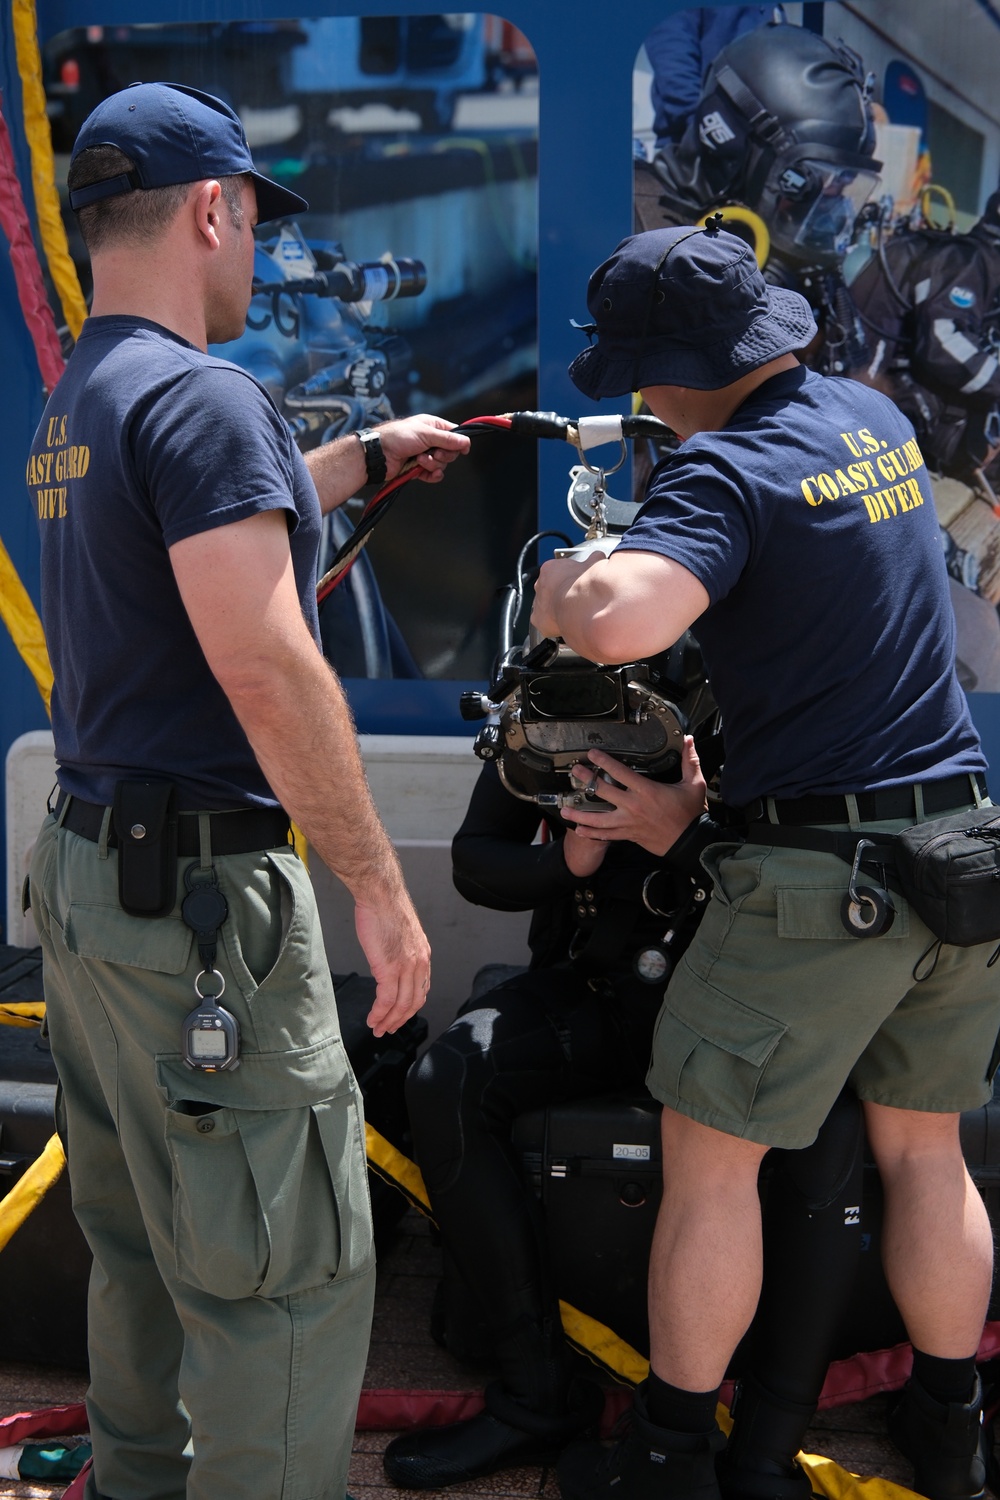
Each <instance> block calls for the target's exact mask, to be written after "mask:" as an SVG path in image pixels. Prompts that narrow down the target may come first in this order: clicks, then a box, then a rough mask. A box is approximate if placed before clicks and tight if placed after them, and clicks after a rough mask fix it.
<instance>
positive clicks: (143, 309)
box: [27, 83, 468, 1500]
mask: <svg viewBox="0 0 1000 1500" xmlns="http://www.w3.org/2000/svg"><path fill="white" fill-rule="evenodd" d="M69 192H70V203H71V205H72V207H73V209H74V210H75V211H76V212H77V213H78V214H79V219H80V227H81V232H82V234H83V237H84V241H85V243H86V244H87V247H88V249H89V250H90V253H91V258H92V262H93V272H94V300H93V308H92V315H91V317H90V318H88V320H87V322H86V324H85V325H84V329H83V331H82V333H81V336H80V338H79V341H78V343H77V345H76V348H75V349H74V351H73V354H72V356H71V358H70V360H69V363H68V365H67V368H66V371H65V374H64V375H63V377H62V379H61V380H60V382H59V385H58V386H57V388H56V389H55V391H54V392H53V394H52V396H51V398H50V400H49V403H48V405H47V407H46V410H45V412H44V414H43V417H42V421H41V424H40V426H39V429H38V432H37V433H36V436H35V440H34V443H33V446H32V450H31V455H30V457H29V461H28V473H27V478H28V486H29V495H30V500H31V504H32V506H33V508H36V509H37V515H38V520H39V529H40V532H41V571H42V608H43V615H44V620H45V629H46V636H47V640H48V645H49V650H50V653H51V657H52V662H53V668H54V674H55V686H54V690H53V696H52V724H53V732H54V736H55V748H56V758H57V762H58V780H59V790H58V794H57V796H56V798H55V801H54V804H53V805H52V811H51V813H50V816H49V817H48V818H47V819H46V821H45V823H44V825H43V827H42V830H41V832H40V834H39V837H38V841H37V844H36V847H35V854H34V859H33V863H32V868H31V901H32V910H33V913H34V916H35V921H36V923H37V926H38V930H39V934H40V938H41V943H42V949H43V955H44V973H45V991H46V1000H47V1014H48V1025H49V1031H50V1035H51V1042H52V1051H53V1055H54V1057H55V1060H56V1063H57V1066H58V1069H59V1075H60V1081H61V1113H60V1126H61V1130H62V1133H63V1136H64V1139H65V1140H66V1142H67V1150H68V1158H69V1168H70V1177H71V1181H72V1187H73V1199H74V1206H75V1209H76V1212H77V1215H78V1217H79V1219H80V1222H81V1224H82V1226H83V1229H84V1232H85V1234H86V1236H87V1239H88V1242H89V1244H90V1246H91V1249H92V1250H93V1253H94V1271H93V1276H92V1280H91V1295H90V1308H89V1337H90V1375H91V1385H90V1391H89V1396H88V1409H89V1417H90V1429H91V1434H92V1438H93V1446H94V1467H93V1471H92V1473H91V1475H90V1477H89V1487H88V1489H87V1491H86V1493H87V1496H88V1500H112V1497H113V1500H151V1497H153V1496H154V1495H155V1496H157V1497H159V1500H182V1497H187V1500H195V1497H197V1500H260V1497H261V1496H270V1497H277V1496H278V1495H288V1496H291V1495H302V1496H305V1495H310V1496H319V1495H324V1496H331V1497H333V1500H337V1497H340V1496H343V1494H344V1493H345V1483H346V1477H347V1466H348V1461H349V1458H350V1452H351V1438H352V1434H353V1428H354V1417H355V1411H356V1406H357V1399H358V1394H359V1391H360V1386H361V1379H362V1374H363V1371H364V1366H365V1359H366V1354H367V1348H368V1335H369V1327H370V1319H371V1305H372V1288H373V1275H374V1264H373V1253H372V1238H371V1220H370V1211H369V1204H368V1192H367V1183H366V1169H365V1159H364V1146H363V1121H362V1116H361V1106H360V1096H359V1094H358V1091H357V1087H356V1084H355V1082H354V1079H353V1076H352V1074H351V1070H350V1067H349V1065H348V1063H347V1060H346V1057H345V1055H344V1051H343V1045H342V1042H341V1040H340V1035H339V1028H338V1023H337V1013H336V1005H335V1000H334V995H333V991H332V987H331V984H330V977H329V965H328V962H327V960H326V955H325V952H324V946H323V940H322V934H321V932H320V927H319V922H318V918H317V914H316V908H315V901H314V898H313V895H312V889H311V885H310V882H309V878H308V874H307V872H306V871H305V870H304V868H303V866H302V864H301V863H300V861H299V860H298V858H297V856H296V854H295V853H294V851H293V849H292V848H291V846H290V844H289V842H288V836H289V817H293V818H294V819H295V820H296V821H297V822H298V823H299V824H300V825H301V827H302V828H303V829H304V831H305V832H306V834H307V836H308V838H309V840H310V842H311V843H312V846H313V849H314V851H315V854H316V855H317V856H319V857H321V858H322V859H324V860H325V861H326V863H327V864H328V865H329V866H330V868H331V869H332V870H333V871H334V873H335V874H337V875H338V876H339V877H340V878H341V879H342V880H343V881H344V883H345V884H346V885H347V887H348V889H349V890H350V892H351V894H352V896H353V897H354V901H355V909H356V922H357V929H358V935H359V938H360V940H361V943H362V946H363V948H364V950H365V953H366V955H367V957H368V960H369V962H370V964H371V967H372V972H373V973H374V975H375V977H376V980H377V981H378V990H377V995H376V1000H375V1004H374V1008H373V1010H372V1013H371V1016H370V1017H369V1024H370V1025H371V1026H372V1027H373V1029H374V1030H375V1031H376V1033H377V1034H378V1035H382V1034H384V1033H385V1032H386V1031H393V1030H395V1029H396V1028H397V1027H398V1026H399V1025H400V1024H401V1023H402V1022H403V1021H404V1020H405V1019H406V1018H407V1017H408V1016H409V1015H411V1014H412V1013H413V1012H414V1011H415V1010H416V1009H417V1008H418V1007H419V1006H420V1005H421V1004H422V1003H423V1000H424V997H425V993H426V990H427V986H428V984H429V974H430V969H429V950H428V947H427V942H426V938H425V937H424V934H423V932H422V930H421V927H420V923H419V921H418V919H417V915H416V913H415V911H414V909H413V905H412V902H411V900H410V897H409V895H408V893H407V891H406V888H405V885H404V883H403V879H402V874H401V872H400V868H399V864H398V861H397V859H396V856H395V854H394V851H393V849H392V846H391V844H390V843H389V840H388V838H387V836H386V833H385V830H384V829H383V828H382V826H381V823H380V821H379V818H378V814H377V812H376V810H375V808H374V805H373V803H372V801H371V797H370V794H369V793H368V790H367V786H366V784H365V779H364V772H363V769H362V766H361V762H360V758H359V755H358V749H357V742H356V738H355V735H354V730H353V725H352V723H351V719H350V714H349V711H348V709H347V706H346V703H345V700H344V697H343V694H342V691H341V689H340V685H339V683H338V682H337V680H336V678H335V676H334V675H333V674H332V672H331V671H330V670H329V669H328V668H327V666H326V664H325V663H324V661H323V659H322V656H321V655H320V652H319V650H318V646H317V642H318V636H319V632H318V629H317V615H316V599H315V568H316V554H317V543H318V538H319V531H320V517H321V510H330V509H332V508H333V507H335V506H337V505H339V504H341V503H342V502H343V501H344V500H345V499H346V498H347V497H348V496H350V495H351V494H353V493H354V492H356V490H357V489H358V488H359V487H360V486H362V485H364V484H365V483H366V481H373V480H375V479H376V478H379V479H385V478H386V477H389V478H391V477H393V476H394V475H395V474H397V473H398V472H399V470H400V468H401V466H402V465H403V463H404V462H405V461H406V460H407V459H408V458H413V459H415V460H416V462H417V464H418V465H419V472H420V477H422V478H425V479H428V480H435V479H439V478H440V477H441V475H442V473H443V470H444V467H445V465H446V464H447V463H448V462H449V461H450V460H451V459H453V458H455V457H456V456H457V455H458V454H459V453H460V452H464V451H465V450H466V448H467V446H468V440H467V439H466V438H465V437H463V436H461V435H460V434H457V433H454V432H452V431H451V428H450V424H448V423H446V422H444V421H442V420H440V419H439V418H436V417H429V416H420V417H413V418H410V419H408V420H406V421H400V422H393V423H388V424H386V425H385V426H383V427H382V428H380V430H379V437H380V439H381V442H380V443H379V442H378V440H376V441H375V442H374V443H372V442H371V440H369V442H368V443H367V445H365V444H363V443H361V442H359V440H358V436H357V434H354V435H352V436H350V437H346V438H344V439H341V440H339V441H337V442H334V443H332V444H329V445H328V446H326V447H323V448H320V449H318V450H317V451H316V453H315V454H310V455H309V458H308V460H303V458H302V456H301V455H300V454H299V453H298V451H297V449H296V448H295V446H294V444H293V442H292V439H291V434H290V432H289V430H288V428H287V426H286V425H285V423H284V422H283V420H282V419H281V417H280V416H279V414H278V412H277V411H276V409H275V408H274V406H273V405H272V404H271V402H270V400H269V398H268V396H267V394H266V392H265V391H264V389H263V388H262V387H261V386H260V385H258V384H257V382H256V381H255V380H253V378H252V377H251V376H250V375H248V374H247V373H246V372H245V371H244V370H242V369H239V368H238V367H237V366H235V365H232V364H229V363H227V362H226V361H224V360H221V359H217V358H213V357H210V356H209V355H208V354H207V352H206V351H207V346H208V345H209V344H210V343H219V342H224V341H225V340H227V339H231V338H235V337H237V336H238V335H239V334H240V333H241V331H242V329H243V326H244V320H245V315H246V311H247V306H248V304H249V300H250V295H251V279H252V267H253V253H254V248H253V247H254V242H253V232H252V231H253V225H254V223H255V222H257V221H259V220H266V219H269V218H274V217H277V216H280V215H283V214H291V213H297V212H299V211H301V210H302V209H304V208H306V207H307V205H306V204H305V202H304V201H303V200H302V199H301V198H299V197H298V195H297V194H295V193H291V192H289V191H287V190H286V189H285V188H283V187H281V186H280V185H279V184H277V183H274V182H271V181H269V180H268V179H267V178H265V177H262V176H260V175H259V174H258V173H257V172H256V171H255V170H254V166H253V161H252V159H251V156H250V152H249V150H248V148H247V142H246V139H245V136H244V134H243V130H242V127H241V125H240V122H239V119H238V117H237V116H236V115H235V114H234V112H233V111H232V110H231V109H230V108H229V107H228V106H227V105H225V104H224V103H223V102H222V101H220V100H218V99H215V98H213V97H211V96H210V95H208V94H203V93H200V92H198V91H196V90H194V89H187V88H182V87H180V86H178V85H174V84H161V83H152V84H137V85H134V86H132V87H131V88H127V89H124V90H122V91H121V92H120V93H118V94H115V95H113V96H112V97H111V98H109V99H107V100H105V101H104V103H103V104H101V105H99V106H98V108H97V109H96V110H95V111H94V112H93V114H92V115H91V116H90V117H89V119H88V120H87V121H86V122H85V124H84V126H83V128H82V130H81V132H80V135H79V138H78V140H77V142H76V148H75V150H74V154H73V160H72V163H71V166H70V173H69Z"/></svg>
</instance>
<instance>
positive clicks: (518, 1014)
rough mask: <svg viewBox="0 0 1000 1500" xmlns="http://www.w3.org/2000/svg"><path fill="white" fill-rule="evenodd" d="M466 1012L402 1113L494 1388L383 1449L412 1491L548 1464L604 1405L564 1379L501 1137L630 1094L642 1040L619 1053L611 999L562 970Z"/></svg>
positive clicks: (533, 1240)
mask: <svg viewBox="0 0 1000 1500" xmlns="http://www.w3.org/2000/svg"><path fill="white" fill-rule="evenodd" d="M475 1004H476V1008H475V1009H472V1010H469V1009H467V1010H466V1011H464V1012H463V1013H462V1014H461V1015H460V1016H459V1019H458V1020H457V1021H455V1022H454V1023H453V1025H452V1026H450V1027H449V1029H448V1030H447V1031H446V1032H445V1033H444V1034H443V1035H442V1036H441V1037H439V1038H438V1039H437V1040H436V1041H435V1042H434V1043H433V1044H432V1045H431V1046H430V1047H429V1048H428V1050H427V1051H426V1052H425V1053H424V1055H423V1057H422V1058H421V1059H420V1060H419V1062H418V1063H416V1064H415V1065H414V1067H413V1068H412V1069H411V1071H410V1074H409V1077H408V1079H407V1104H408V1107H409V1111H410V1120H411V1124H412V1128H413V1138H414V1146H415V1155H416V1158H417V1161H418V1163H419V1165H420V1168H421V1171H422V1172H423V1176H424V1181H425V1183H426V1185H427V1190H428V1194H429V1196H430V1200H431V1208H432V1211H433V1213H434V1217H435V1219H436V1220H437V1223H438V1226H439V1228H440V1230H441V1235H442V1239H443V1240H444V1243H445V1245H446V1246H447V1249H448V1252H449V1254H450V1255H451V1257H452V1259H453V1261H454V1262H455V1264H456V1265H457V1267H458V1269H459V1271H460V1273H461V1275H462V1277H463V1279H464V1281H465V1283H466V1284H467V1286H468V1287H469V1289H470V1290H471V1291H472V1292H473V1294H474V1295H475V1296H476V1298H477V1301H478V1304H479V1306H480V1309H481V1311H482V1315H483V1319H484V1321H485V1323H486V1325H487V1327H488V1329H489V1333H490V1337H491V1341H492V1343H493V1346H494V1349H495V1354H496V1358H497V1361H498V1363H499V1365H500V1371H501V1379H500V1381H499V1382H497V1383H494V1384H493V1385H491V1386H490V1387H488V1388H487V1392H486V1403H487V1405H486V1410H485V1411H484V1412H483V1413H481V1414H480V1416H477V1417H473V1418H472V1419H471V1420H470V1421H468V1422H462V1423H456V1424H453V1425H452V1426H450V1427H447V1428H436V1429H434V1428H431V1429H424V1430H423V1431H421V1432H417V1433H412V1434H407V1435H405V1436H404V1437H401V1438H397V1439H396V1440H395V1441H394V1442H393V1443H391V1444H390V1445H389V1448H388V1449H387V1451H386V1455H385V1468H386V1473H387V1474H388V1476H389V1478H390V1479H391V1480H392V1481H393V1483H395V1484H399V1485H401V1486H405V1487H407V1488H411V1489H418V1488H419V1489H430V1488H439V1487H441V1486H443V1485H447V1484H457V1483H460V1482H462V1481H464V1480H467V1479H469V1478H472V1477H474V1476H475V1475H480V1474H488V1473H492V1472H494V1471H495V1470H496V1469H500V1468H504V1467H507V1466H509V1465H512V1464H517V1463H528V1462H533V1461H539V1460H541V1459H548V1458H552V1457H554V1456H555V1454H556V1453H558V1451H559V1450H560V1449H561V1448H562V1447H563V1446H564V1444H565V1443H566V1442H568V1441H569V1440H570V1439H571V1438H572V1437H573V1436H575V1435H577V1434H578V1433H579V1432H581V1431H582V1430H583V1429H584V1428H586V1427H587V1426H588V1425H590V1424H591V1423H592V1422H593V1421H594V1420H595V1418H596V1416H597V1414H598V1413H599V1411H600V1408H601V1405H602V1402H601V1397H600V1392H598V1391H596V1388H595V1387H592V1386H590V1385H589V1384H586V1383H581V1382H579V1381H577V1382H573V1381H572V1380H571V1378H570V1373H569V1351H568V1349H567V1347H566V1343H565V1340H564V1338H563V1333H562V1327H561V1323H560V1319H559V1306H558V1301H557V1299H556V1296H555V1292H554V1290H553V1287H552V1283H551V1274H550V1268H549V1261H548V1254H547V1251H546V1247H545V1242H544V1235H543V1230H542V1223H541V1216H540V1213H539V1210H538V1206H537V1204H536V1202H535V1201H534V1198H533V1197H532V1195H531V1194H530V1192H528V1191H527V1189H526V1187H525V1184H524V1178H523V1174H522V1169H521V1164H520V1161H519V1160H518V1159H517V1157H516V1155H515V1152H514V1149H513V1147H512V1144H511V1127H512V1125H513V1122H514V1120H515V1119H516V1118H517V1116H518V1115H519V1114H521V1113H523V1112H524V1111H525V1110H527V1109H532V1108H539V1107H542V1106H544V1105H547V1104H552V1103H556V1102H559V1101H565V1100H568V1099H573V1098H581V1097H587V1096H591V1095H595V1094H600V1093H605V1092H607V1091H608V1090H609V1089H613V1088H615V1087H619V1086H627V1085H632V1084H635V1085H640V1086H641V1082H642V1074H643V1068H644V1066H645V1060H646V1059H645V1055H644V1054H645V1053H646V1052H648V1038H646V1040H645V1043H644V1045H643V1046H636V1045H634V1038H632V1039H631V1040H632V1043H633V1044H632V1045H631V1046H630V1045H629V1038H628V1036H627V1035H626V1033H625V1032H624V1030H623V1020H622V1014H621V1009H620V1007H619V1005H618V1003H617V1002H616V1001H615V999H614V998H613V997H608V996H606V995H602V996H598V995H596V994H595V993H594V992H593V991H592V990H590V989H589V988H588V987H587V985H586V983H585V981H583V980H582V979H581V978H580V977H579V976H577V975H576V974H574V973H573V971H572V970H563V969H557V970H543V971H536V972H529V973H527V974H524V975H520V976H518V978H516V979H514V980H511V981H509V982H508V983H507V984H506V985H502V986H500V987H499V988H498V989H496V990H493V991H491V992H490V993H489V994H487V995H485V996H483V997H481V998H480V999H478V1000H477V1001H476V1002H475ZM654 1009H655V1008H653V1007H651V1010H650V1024H651V1022H652V1015H653V1013H654Z"/></svg>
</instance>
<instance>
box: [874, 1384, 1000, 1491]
mask: <svg viewBox="0 0 1000 1500" xmlns="http://www.w3.org/2000/svg"><path fill="white" fill-rule="evenodd" d="M889 1436H890V1437H891V1438H892V1441H893V1442H894V1443H895V1445H896V1447H897V1448H898V1449H899V1451H900V1453H902V1454H903V1455H904V1457H906V1458H908V1459H909V1460H910V1462H911V1463H912V1465H913V1488H914V1489H915V1490H916V1491H917V1493H918V1494H919V1495H926V1496H927V1497H928V1500H981V1496H982V1494H983V1489H984V1486H985V1484H986V1465H987V1460H988V1444H987V1439H986V1433H985V1429H984V1427H983V1384H982V1381H981V1380H980V1378H979V1375H978V1374H977V1375H976V1383H975V1386H974V1388H973V1391H972V1397H971V1399H970V1401H969V1402H968V1404H967V1405H964V1406H963V1405H962V1404H961V1403H960V1402H958V1401H954V1402H952V1403H951V1404H950V1405H947V1406H946V1405H945V1404H944V1403H943V1402H941V1401H935V1400H934V1399H933V1397H931V1396H928V1394H927V1392H926V1391H925V1390H924V1388H923V1386H922V1385H919V1384H918V1383H917V1381H916V1380H914V1379H912V1378H911V1379H910V1380H909V1381H908V1383H907V1385H906V1388H905V1390H904V1391H903V1394H902V1395H901V1396H900V1398H899V1400H898V1401H897V1402H896V1405H895V1406H894V1407H893V1408H892V1410H891V1411H890V1413H889Z"/></svg>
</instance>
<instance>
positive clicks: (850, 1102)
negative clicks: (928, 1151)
mask: <svg viewBox="0 0 1000 1500" xmlns="http://www.w3.org/2000/svg"><path fill="white" fill-rule="evenodd" d="M863 1145H864V1130H863V1123H862V1115H861V1106H860V1104H859V1103H858V1100H857V1099H856V1098H855V1096H854V1094H853V1093H852V1092H851V1091H850V1090H849V1089H845V1090H844V1092H843V1093H842V1094H841V1095H840V1097H839V1098H838V1100H837V1102H836V1103H835V1104H834V1106H833V1109H832V1110H831V1111H830V1114H829V1115H828V1116H827V1119H826V1121H825V1123H824V1125H823V1127H822V1129H821V1130H820V1132H819V1135H818V1136H817V1138H816V1140H815V1141H814V1142H813V1144H812V1145H811V1146H807V1147H806V1148H805V1149H804V1150H802V1151H778V1150H774V1151H772V1152H771V1153H770V1155H769V1156H768V1158H767V1160H768V1163H769V1164H770V1167H771V1173H772V1175H771V1178H770V1181H769V1182H768V1185H767V1200H766V1204H765V1208H764V1280H763V1286H762V1289H761V1296H760V1302H759V1304H758V1308H757V1314H756V1316H755V1318H754V1321H753V1324H752V1326H751V1330H750V1334H749V1337H748V1360H747V1373H746V1375H745V1376H744V1377H743V1379H742V1380H741V1381H740V1383H739V1386H738V1390H737V1397H736V1400H735V1402H734V1405H733V1431H732V1434H731V1436H730V1439H729V1442H728V1443H727V1445H726V1449H725V1452H724V1454H723V1455H722V1456H721V1457H720V1459H719V1464H718V1471H719V1483H720V1486H721V1489H722V1493H723V1497H724V1500H808V1496H809V1494H810V1489H811V1487H810V1483H809V1480H808V1478H807V1477H806V1475H805V1473H804V1472H803V1470H802V1469H800V1468H799V1466H798V1465H797V1464H796V1463H795V1454H796V1453H797V1452H798V1451H799V1449H800V1448H801V1446H802V1441H803V1439H804V1437H805V1432H806V1428H807V1427H808V1425H809V1423H810V1421H811V1420H812V1417H813V1414H814V1412H815V1410H816V1405H817V1402H818V1401H819V1395H820V1391H821V1390H822V1387H823V1381H824V1379H825V1377H826V1370H827V1366H828V1364H829V1359H830V1349H831V1347H832V1344H833V1340H834V1337H835V1335H836V1332H837V1327H838V1325H839V1323H840V1321H841V1319H842V1318H843V1316H844V1312H845V1309H846V1307H847V1305H848V1302H849V1301H850V1298H851V1294H852V1291H853V1288H854V1284H855V1278H856V1276H857V1269H858V1257H859V1255H860V1253H861V1226H860V1214H859V1209H860V1205H861V1189H862V1175H863V1170H864V1156H863Z"/></svg>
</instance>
